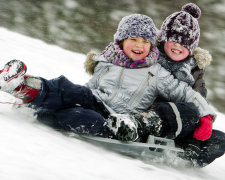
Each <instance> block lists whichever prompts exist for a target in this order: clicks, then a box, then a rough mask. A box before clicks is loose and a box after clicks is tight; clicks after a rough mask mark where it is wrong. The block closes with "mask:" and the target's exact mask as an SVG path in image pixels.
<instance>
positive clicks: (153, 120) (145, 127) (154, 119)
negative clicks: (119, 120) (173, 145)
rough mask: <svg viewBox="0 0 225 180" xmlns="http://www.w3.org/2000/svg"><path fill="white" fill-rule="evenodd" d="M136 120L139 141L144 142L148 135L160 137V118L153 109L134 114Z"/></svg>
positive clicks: (161, 129) (161, 128)
mask: <svg viewBox="0 0 225 180" xmlns="http://www.w3.org/2000/svg"><path fill="white" fill-rule="evenodd" d="M134 117H135V119H136V121H137V122H138V134H139V138H140V141H142V142H146V140H147V138H148V136H149V135H153V136H157V137H160V136H161V135H162V131H163V127H162V125H163V123H162V119H161V118H160V117H159V115H158V114H157V113H156V112H155V111H154V110H149V111H148V112H146V113H142V114H135V115H134Z"/></svg>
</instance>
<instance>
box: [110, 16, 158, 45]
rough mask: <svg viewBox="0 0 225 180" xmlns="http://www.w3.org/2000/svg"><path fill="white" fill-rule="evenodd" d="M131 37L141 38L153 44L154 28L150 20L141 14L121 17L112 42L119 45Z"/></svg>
mask: <svg viewBox="0 0 225 180" xmlns="http://www.w3.org/2000/svg"><path fill="white" fill-rule="evenodd" d="M131 37H143V38H145V39H147V40H148V41H150V42H151V43H152V44H155V41H156V27H155V24H154V22H153V21H152V19H151V18H150V17H148V16H146V15H143V14H131V15H129V16H125V17H123V18H122V19H121V21H120V23H119V25H118V28H117V32H116V33H115V34H114V41H115V42H116V43H120V42H122V41H123V40H124V39H127V38H131Z"/></svg>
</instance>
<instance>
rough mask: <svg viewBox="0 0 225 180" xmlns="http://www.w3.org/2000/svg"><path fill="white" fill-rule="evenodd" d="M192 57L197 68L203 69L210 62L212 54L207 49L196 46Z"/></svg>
mask: <svg viewBox="0 0 225 180" xmlns="http://www.w3.org/2000/svg"><path fill="white" fill-rule="evenodd" d="M193 57H194V58H195V59H196V62H197V66H198V67H199V69H205V68H206V67H207V66H209V65H210V63H211V62H212V55H211V54H210V53H209V51H207V50H205V49H202V48H200V47H197V48H196V49H195V50H194V52H193Z"/></svg>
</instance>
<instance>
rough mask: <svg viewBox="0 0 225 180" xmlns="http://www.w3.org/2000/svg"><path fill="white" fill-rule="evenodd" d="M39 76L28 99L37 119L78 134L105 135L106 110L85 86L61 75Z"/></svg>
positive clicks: (106, 131)
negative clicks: (36, 88)
mask: <svg viewBox="0 0 225 180" xmlns="http://www.w3.org/2000/svg"><path fill="white" fill-rule="evenodd" d="M40 79H41V81H42V88H41V90H40V91H39V93H38V95H37V97H36V98H35V99H34V100H33V101H32V102H31V103H30V106H31V107H32V108H34V109H35V110H36V112H35V115H36V116H37V119H38V120H39V121H41V122H44V123H46V124H48V125H51V126H53V127H55V128H57V129H62V130H66V131H74V132H76V133H81V134H91V135H97V136H106V135H107V133H109V132H108V129H107V128H106V127H105V126H104V124H105V118H104V116H105V117H107V115H108V114H107V113H108V112H107V110H106V109H105V107H104V105H103V104H101V103H100V102H97V100H96V98H95V97H94V96H93V94H92V92H91V90H90V89H89V88H87V87H85V86H80V85H76V84H73V83H72V82H70V81H69V80H68V79H67V78H65V77H64V76H60V77H58V78H55V79H52V80H46V79H43V78H40Z"/></svg>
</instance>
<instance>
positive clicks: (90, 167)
mask: <svg viewBox="0 0 225 180" xmlns="http://www.w3.org/2000/svg"><path fill="white" fill-rule="evenodd" d="M11 59H21V60H23V61H24V62H25V63H26V64H27V66H28V74H32V75H36V76H43V77H45V78H49V79H50V78H54V77H57V76H59V75H61V74H64V75H65V76H67V77H68V78H69V79H70V80H72V81H73V82H74V83H78V84H84V83H85V82H87V80H88V79H89V78H90V77H89V76H88V75H87V74H85V72H84V68H83V62H84V59H85V56H84V55H83V54H78V53H74V52H70V51H67V50H64V49H61V48H59V47H57V46H52V45H48V44H45V43H44V42H42V41H40V40H36V39H32V38H29V37H25V36H22V35H20V34H17V33H13V32H10V31H8V30H6V29H4V28H0V67H1V68H2V67H3V65H4V64H5V63H6V62H7V61H8V60H11ZM6 101H7V102H13V101H14V98H13V97H11V96H10V95H7V94H5V93H3V92H0V102H6ZM224 119H225V115H224V114H221V113H218V118H217V120H216V122H215V124H214V127H215V128H217V129H220V130H223V131H225V122H224ZM224 163H225V156H223V157H222V158H220V159H217V160H216V161H215V162H213V163H212V164H211V165H209V166H207V167H205V168H203V169H182V168H173V167H167V166H163V165H159V164H146V163H143V162H142V161H139V160H135V159H131V158H128V157H125V156H121V155H118V154H116V153H113V152H110V151H106V150H104V149H102V148H99V147H96V146H93V145H90V144H88V143H85V142H82V141H80V140H78V139H75V138H72V137H68V136H65V135H63V134H62V133H60V132H57V131H55V130H53V129H51V128H49V127H46V126H45V125H43V124H40V123H38V122H36V121H35V120H34V119H33V118H32V116H31V115H30V114H29V113H23V112H22V113H18V112H17V111H16V110H14V109H12V106H11V105H9V104H0V179H1V180H28V179H32V180H67V179H68V180H71V179H74V180H122V179H124V180H126V179H128V180H137V179H141V180H147V179H154V180H155V179H157V180H162V179H167V180H175V179H178V180H181V179H182V180H188V179H192V180H200V179H204V180H212V179H214V180H223V179H225V167H224Z"/></svg>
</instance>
